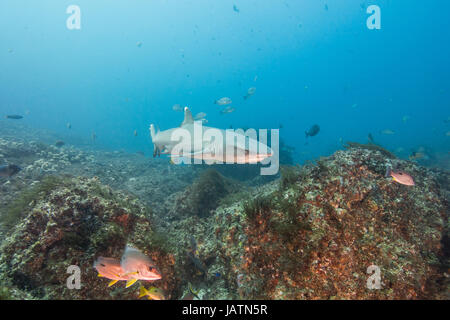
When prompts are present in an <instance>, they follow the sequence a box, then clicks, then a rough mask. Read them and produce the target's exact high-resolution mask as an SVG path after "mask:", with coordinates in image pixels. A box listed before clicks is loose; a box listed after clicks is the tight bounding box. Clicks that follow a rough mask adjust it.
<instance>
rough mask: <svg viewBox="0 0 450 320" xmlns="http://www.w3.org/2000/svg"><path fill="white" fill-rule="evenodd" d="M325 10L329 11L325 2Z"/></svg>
mask: <svg viewBox="0 0 450 320" xmlns="http://www.w3.org/2000/svg"><path fill="white" fill-rule="evenodd" d="M323 8H324V9H325V11H328V4H326V3H325V6H324V7H323Z"/></svg>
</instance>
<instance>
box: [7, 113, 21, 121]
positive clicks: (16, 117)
mask: <svg viewBox="0 0 450 320" xmlns="http://www.w3.org/2000/svg"><path fill="white" fill-rule="evenodd" d="M5 119H12V120H19V119H23V116H21V115H18V114H8V115H6V116H5Z"/></svg>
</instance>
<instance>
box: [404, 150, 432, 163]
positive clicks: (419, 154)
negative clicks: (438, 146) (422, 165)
mask: <svg viewBox="0 0 450 320" xmlns="http://www.w3.org/2000/svg"><path fill="white" fill-rule="evenodd" d="M425 158H428V157H427V155H426V154H425V153H424V152H420V151H413V152H411V154H410V155H409V157H408V159H409V160H411V161H417V160H420V159H425Z"/></svg>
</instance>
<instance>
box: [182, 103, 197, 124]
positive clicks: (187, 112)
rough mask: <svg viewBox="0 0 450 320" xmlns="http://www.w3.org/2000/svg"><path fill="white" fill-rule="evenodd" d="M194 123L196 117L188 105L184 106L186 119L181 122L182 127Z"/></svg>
mask: <svg viewBox="0 0 450 320" xmlns="http://www.w3.org/2000/svg"><path fill="white" fill-rule="evenodd" d="M191 123H194V118H192V113H191V111H190V110H189V108H188V107H184V121H183V122H182V123H181V127H182V126H184V125H186V124H191Z"/></svg>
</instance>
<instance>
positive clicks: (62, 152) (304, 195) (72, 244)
mask: <svg viewBox="0 0 450 320" xmlns="http://www.w3.org/2000/svg"><path fill="white" fill-rule="evenodd" d="M18 128H19V129H20V125H18ZM5 130H6V131H5ZM0 132H1V133H3V134H2V138H0V161H2V162H8V163H15V164H17V165H19V166H21V167H22V168H23V169H24V170H22V171H21V172H19V173H18V174H17V175H15V176H13V177H11V178H9V179H2V180H1V181H0V190H1V192H0V237H1V238H2V239H3V240H2V243H1V245H0V299H137V296H138V288H139V286H138V285H134V286H132V287H130V288H128V289H125V285H124V283H123V282H122V283H121V282H119V283H117V284H115V285H114V286H113V287H111V288H108V287H107V283H108V281H107V280H105V279H103V278H99V277H97V272H96V271H95V270H94V268H93V266H92V264H93V262H94V260H95V258H96V257H97V256H99V255H103V256H108V257H114V258H120V256H121V255H122V252H123V249H124V247H125V245H126V244H129V245H133V246H135V247H137V248H138V249H140V250H141V251H143V252H144V253H145V254H147V255H148V256H150V257H151V258H152V260H154V262H155V263H156V265H157V266H158V268H159V269H160V271H161V273H162V275H163V278H162V279H161V280H158V281H155V282H151V283H150V284H147V283H146V282H142V283H143V284H147V287H148V286H149V285H154V286H156V287H158V288H160V289H163V290H164V292H165V295H166V297H167V298H169V299H180V298H182V297H183V296H185V295H188V296H189V295H191V294H190V292H191V291H190V289H189V288H191V289H192V290H194V291H195V292H197V294H196V295H197V296H198V297H199V298H200V299H239V298H240V299H256V298H258V299H420V298H423V299H449V298H450V296H449V294H448V293H449V292H450V291H449V288H450V286H449V285H450V283H449V268H450V263H449V256H450V245H449V241H450V238H449V231H450V226H449V223H448V212H449V202H450V174H449V172H448V171H445V170H442V169H436V168H430V169H427V168H424V167H422V166H420V165H418V163H415V162H410V161H404V160H401V159H398V158H396V157H395V156H394V155H393V154H392V153H390V152H389V151H387V150H385V149H383V148H381V147H379V146H377V145H375V144H358V143H351V142H350V143H348V145H347V150H342V151H337V152H336V153H335V154H333V155H332V156H329V157H324V158H320V159H318V160H317V161H316V163H315V164H314V163H308V164H307V165H305V166H303V167H300V166H291V165H289V164H290V163H291V161H290V157H291V158H292V156H290V155H291V154H292V152H293V150H292V148H289V147H287V149H286V150H285V151H287V152H288V154H286V158H285V161H284V162H286V163H285V164H287V165H283V166H281V168H280V172H281V178H280V179H277V180H274V179H276V178H278V176H274V177H261V176H260V175H259V166H253V165H244V166H237V165H236V166H233V165H231V166H228V165H227V166H218V165H217V166H206V165H204V166H194V167H192V166H174V165H170V164H168V162H167V159H163V158H161V159H152V160H151V161H149V159H148V158H145V157H143V156H142V155H137V154H128V153H126V152H121V151H111V152H110V151H101V150H89V148H83V149H78V148H75V147H73V146H70V144H69V143H66V144H65V145H64V146H62V147H61V148H56V147H55V146H53V145H52V144H54V142H55V141H56V138H57V137H53V136H48V137H47V136H46V137H47V138H46V139H47V140H48V141H49V144H46V143H42V142H36V141H34V140H33V136H36V135H37V134H30V133H29V132H28V131H27V132H26V135H28V136H27V138H26V139H25V138H22V139H19V138H17V137H15V136H14V132H16V131H14V130H12V129H8V128H6V129H5V128H0ZM5 132H6V133H5ZM39 135H40V134H39ZM58 139H61V138H60V137H58ZM66 142H67V141H66ZM387 165H389V166H391V167H392V168H394V169H397V170H403V171H406V172H408V173H409V174H411V175H412V176H413V177H414V180H415V182H416V185H415V186H413V187H410V186H404V185H400V184H398V183H396V182H393V181H392V179H390V178H386V177H385V172H386V166H387ZM92 177H94V178H92ZM230 177H232V178H233V179H231V178H230ZM119 190H122V191H119ZM137 199H139V200H137ZM1 227H2V228H3V229H2V228H1ZM70 265H77V266H79V267H80V269H81V289H80V290H77V289H72V290H70V289H68V288H67V287H66V280H67V277H68V276H69V274H68V273H67V267H68V266H70ZM371 265H376V266H378V267H379V268H380V276H381V284H380V285H381V288H380V289H379V290H378V289H375V290H372V289H369V288H368V287H367V281H368V279H369V277H370V276H371V274H369V273H368V271H367V268H368V267H369V266H371ZM191 296H192V295H191ZM191 298H192V297H191ZM193 299H197V297H193Z"/></svg>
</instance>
